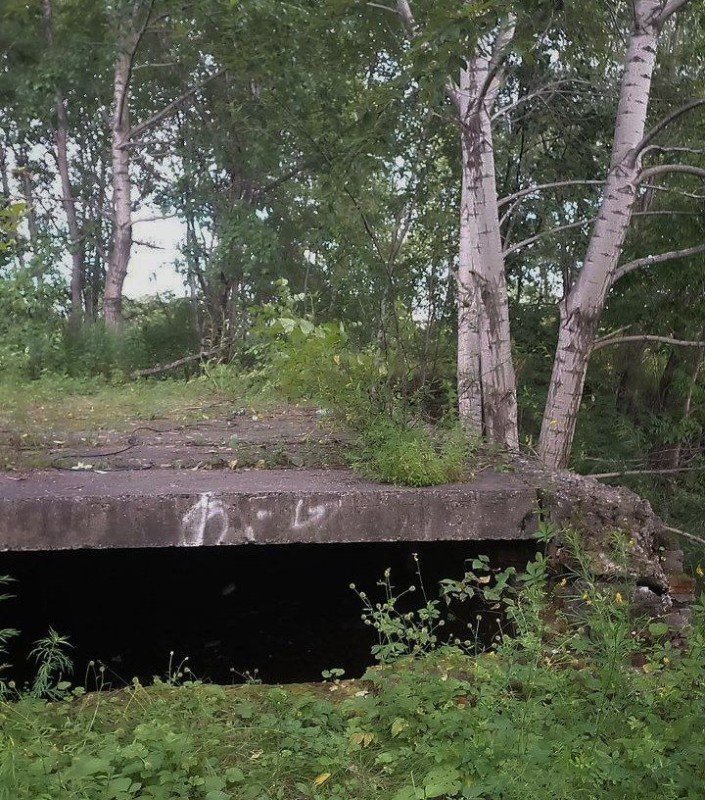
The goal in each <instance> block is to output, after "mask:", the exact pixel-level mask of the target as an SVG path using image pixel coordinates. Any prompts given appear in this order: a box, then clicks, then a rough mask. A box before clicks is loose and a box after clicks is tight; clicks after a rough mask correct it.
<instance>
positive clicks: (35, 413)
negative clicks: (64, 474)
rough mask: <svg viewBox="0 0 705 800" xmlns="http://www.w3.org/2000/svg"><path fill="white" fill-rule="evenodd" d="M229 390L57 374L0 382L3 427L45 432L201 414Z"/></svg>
mask: <svg viewBox="0 0 705 800" xmlns="http://www.w3.org/2000/svg"><path fill="white" fill-rule="evenodd" d="M227 400H228V398H227V397H226V395H225V393H224V392H222V391H220V390H218V389H217V388H215V387H213V386H212V385H211V384H209V383H207V382H205V381H199V380H193V381H184V380H164V381H139V382H135V383H123V384H109V383H106V382H105V381H103V380H98V379H67V378H63V379H57V378H55V377H52V378H46V379H42V380H38V381H31V382H27V383H22V384H0V428H2V429H3V430H9V431H13V432H22V433H25V432H27V433H29V432H30V431H31V433H32V434H34V435H38V436H42V435H50V434H52V433H55V432H57V431H77V430H103V429H105V428H111V429H114V430H119V429H127V428H129V426H130V425H131V423H132V422H134V421H135V420H140V421H145V420H155V419H168V420H173V421H179V422H185V421H190V420H193V419H197V418H199V416H201V415H202V414H203V413H204V412H205V411H206V410H208V408H209V405H210V404H213V403H219V402H226V401H227Z"/></svg>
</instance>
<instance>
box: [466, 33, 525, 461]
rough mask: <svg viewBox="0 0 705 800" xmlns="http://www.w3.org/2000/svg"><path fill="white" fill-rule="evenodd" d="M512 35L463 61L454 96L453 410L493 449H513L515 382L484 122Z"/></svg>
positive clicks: (490, 150)
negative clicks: (457, 190) (457, 151)
mask: <svg viewBox="0 0 705 800" xmlns="http://www.w3.org/2000/svg"><path fill="white" fill-rule="evenodd" d="M513 35H514V23H513V21H510V23H509V24H507V25H506V26H504V27H503V28H502V29H501V30H500V32H499V34H498V37H497V41H496V43H495V47H494V55H493V57H492V58H491V59H490V58H488V57H485V56H481V55H478V56H475V57H474V58H473V59H471V60H469V61H468V64H467V67H466V69H464V70H462V71H461V74H460V82H459V86H458V89H457V91H456V97H457V101H458V103H457V105H458V113H459V119H460V126H461V145H462V157H463V164H462V193H461V216H460V253H459V264H458V401H459V402H458V411H459V415H460V419H461V421H462V422H463V425H464V427H466V428H468V429H474V430H478V431H479V430H482V431H483V432H484V433H485V435H486V436H487V437H488V438H490V439H492V440H493V441H494V442H496V443H498V444H501V445H503V446H505V447H507V448H508V449H510V450H517V449H518V446H519V437H518V430H517V401H516V378H515V374H514V366H513V361H512V352H511V336H510V330H509V303H508V297H507V284H506V278H505V272H504V256H503V253H502V240H501V235H500V225H499V213H498V202H497V182H496V176H495V165H494V146H493V139H492V120H491V112H492V107H493V105H494V103H495V101H496V98H497V93H498V91H499V77H498V74H499V73H498V65H499V62H500V60H501V58H502V57H503V54H504V52H505V51H506V49H507V47H508V45H509V43H510V42H511V40H512V37H513ZM478 415H479V420H478ZM478 422H480V424H478Z"/></svg>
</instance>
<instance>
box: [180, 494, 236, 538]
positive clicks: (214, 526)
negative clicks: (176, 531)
mask: <svg viewBox="0 0 705 800" xmlns="http://www.w3.org/2000/svg"><path fill="white" fill-rule="evenodd" d="M229 528H230V521H229V520H228V512H227V510H226V508H225V506H224V505H223V502H222V500H219V499H218V498H217V497H214V496H213V492H204V493H203V494H202V495H201V496H200V497H199V498H198V502H197V503H196V504H195V505H194V506H192V507H191V508H190V509H189V510H188V511H187V512H186V513H185V514H184V516H183V518H182V520H181V531H182V533H183V535H184V545H185V546H187V547H200V546H203V545H213V544H222V543H223V541H224V539H225V537H226V536H227V533H228V530H229Z"/></svg>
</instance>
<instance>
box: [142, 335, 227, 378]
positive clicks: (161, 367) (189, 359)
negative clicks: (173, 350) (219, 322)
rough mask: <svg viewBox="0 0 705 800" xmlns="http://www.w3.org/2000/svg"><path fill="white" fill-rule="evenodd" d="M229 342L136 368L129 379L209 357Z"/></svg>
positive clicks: (169, 370)
mask: <svg viewBox="0 0 705 800" xmlns="http://www.w3.org/2000/svg"><path fill="white" fill-rule="evenodd" d="M230 344H231V342H227V343H225V344H220V345H218V347H213V348H211V349H210V350H201V352H200V353H194V354H193V355H190V356H185V357H184V358H178V359H177V360H176V361H172V362H170V363H169V364H157V366H156V367H148V368H147V369H136V370H135V371H134V372H133V373H132V374H131V375H130V380H133V381H135V380H137V379H138V378H146V377H148V376H149V375H159V374H160V373H162V372H171V370H174V369H178V368H179V367H183V366H184V364H190V363H191V362H192V361H198V360H199V359H202V358H210V356H213V355H215V354H216V353H218V352H220V351H221V350H223V349H225V348H226V347H228V345H230Z"/></svg>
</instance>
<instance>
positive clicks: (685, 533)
mask: <svg viewBox="0 0 705 800" xmlns="http://www.w3.org/2000/svg"><path fill="white" fill-rule="evenodd" d="M663 529H664V530H666V531H670V532H671V533H677V534H678V535H679V536H685V538H686V539H690V540H691V541H693V542H698V543H699V544H705V539H703V538H701V537H700V536H696V535H695V534H694V533H688V531H682V530H681V529H680V528H672V527H671V526H670V525H664V526H663Z"/></svg>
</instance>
